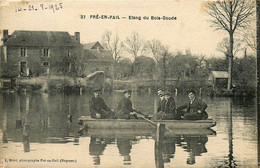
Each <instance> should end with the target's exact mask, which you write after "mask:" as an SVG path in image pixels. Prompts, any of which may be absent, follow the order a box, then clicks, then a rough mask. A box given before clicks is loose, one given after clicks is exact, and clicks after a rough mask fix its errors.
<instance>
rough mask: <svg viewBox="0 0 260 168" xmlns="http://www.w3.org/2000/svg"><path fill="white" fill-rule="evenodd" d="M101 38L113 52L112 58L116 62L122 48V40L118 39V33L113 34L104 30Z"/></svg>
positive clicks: (119, 57)
mask: <svg viewBox="0 0 260 168" xmlns="http://www.w3.org/2000/svg"><path fill="white" fill-rule="evenodd" d="M102 40H103V42H104V43H105V45H106V47H107V48H108V49H109V51H110V52H111V53H112V54H113V59H114V61H115V62H118V61H119V60H120V59H121V55H120V54H121V52H122V48H123V46H124V45H123V42H121V41H120V39H119V37H118V35H115V36H113V33H112V32H111V31H105V32H104V34H103V35H102Z"/></svg>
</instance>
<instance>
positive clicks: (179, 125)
mask: <svg viewBox="0 0 260 168" xmlns="http://www.w3.org/2000/svg"><path fill="white" fill-rule="evenodd" d="M78 120H79V123H81V124H83V126H84V127H85V128H90V129H155V128H156V127H155V126H154V125H152V124H150V123H149V122H147V121H145V120H141V119H131V120H127V119H93V118H91V117H90V116H81V117H80V118H79V119H78ZM154 122H155V123H163V124H165V127H167V128H169V129H206V128H211V127H214V126H215V125H216V121H214V120H213V119H207V120H160V121H154Z"/></svg>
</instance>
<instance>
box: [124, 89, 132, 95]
mask: <svg viewBox="0 0 260 168" xmlns="http://www.w3.org/2000/svg"><path fill="white" fill-rule="evenodd" d="M126 93H129V94H131V93H132V90H130V89H128V90H125V91H124V94H126Z"/></svg>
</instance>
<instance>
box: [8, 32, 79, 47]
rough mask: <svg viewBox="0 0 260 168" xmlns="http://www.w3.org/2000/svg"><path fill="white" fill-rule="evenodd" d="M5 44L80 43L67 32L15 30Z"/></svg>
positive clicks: (69, 44) (71, 44) (43, 44)
mask: <svg viewBox="0 0 260 168" xmlns="http://www.w3.org/2000/svg"><path fill="white" fill-rule="evenodd" d="M6 45H7V46H68V47H73V46H78V45H80V43H79V42H78V41H77V40H75V39H74V38H73V37H72V36H70V34H69V33H68V32H59V31H24V30H16V31H14V32H13V34H12V35H11V36H10V38H9V39H8V40H7V42H6Z"/></svg>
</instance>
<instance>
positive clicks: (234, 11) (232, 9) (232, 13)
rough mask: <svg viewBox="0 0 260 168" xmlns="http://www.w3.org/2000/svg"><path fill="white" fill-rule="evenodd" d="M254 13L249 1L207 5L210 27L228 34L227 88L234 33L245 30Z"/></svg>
mask: <svg viewBox="0 0 260 168" xmlns="http://www.w3.org/2000/svg"><path fill="white" fill-rule="evenodd" d="M254 12H255V2H254V1H251V0H217V1H209V2H208V3H207V13H208V14H209V15H210V16H211V20H210V22H211V26H212V27H215V28H216V30H224V31H226V32H228V34H229V43H230V45H229V55H228V56H229V67H228V73H229V78H228V87H227V89H228V90H230V89H231V86H232V67H233V57H234V54H233V46H234V33H235V31H236V30H237V29H239V28H246V27H248V24H249V23H250V21H251V19H250V16H252V15H253V14H254Z"/></svg>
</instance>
